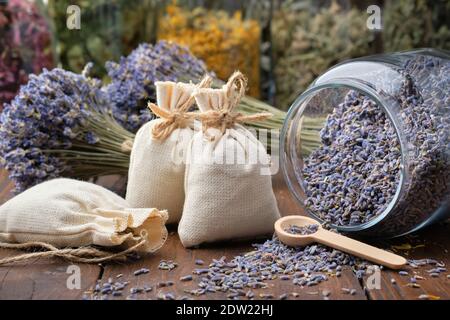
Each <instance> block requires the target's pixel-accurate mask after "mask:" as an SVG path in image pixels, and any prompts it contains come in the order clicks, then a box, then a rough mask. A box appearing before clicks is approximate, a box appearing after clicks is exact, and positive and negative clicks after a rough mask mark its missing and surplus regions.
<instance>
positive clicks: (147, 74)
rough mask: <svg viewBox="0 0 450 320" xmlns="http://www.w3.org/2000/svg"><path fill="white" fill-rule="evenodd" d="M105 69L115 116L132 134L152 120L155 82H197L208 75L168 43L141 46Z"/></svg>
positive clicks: (188, 55)
mask: <svg viewBox="0 0 450 320" xmlns="http://www.w3.org/2000/svg"><path fill="white" fill-rule="evenodd" d="M106 69H107V71H108V75H109V77H110V78H111V83H110V84H109V85H108V86H106V88H105V90H106V92H107V93H108V96H109V98H110V100H111V108H112V113H113V116H114V118H115V119H116V120H117V121H118V122H119V123H120V124H121V125H122V126H123V127H124V128H126V129H127V130H129V131H132V132H136V131H137V130H138V129H139V128H140V127H141V126H142V125H143V124H144V123H146V122H148V121H149V120H151V119H152V114H151V113H150V112H149V111H148V108H147V103H148V101H152V102H154V101H155V98H156V97H155V81H186V82H188V81H190V80H194V81H196V80H198V79H201V78H202V77H203V76H204V75H205V74H206V73H207V70H206V66H205V64H204V63H203V61H202V60H199V59H197V58H196V57H194V56H193V55H192V54H191V53H190V52H189V51H188V50H187V49H186V48H184V47H181V46H178V45H176V44H174V43H169V42H166V41H159V42H157V43H156V44H155V45H151V44H148V43H143V44H140V45H139V46H138V47H137V48H136V49H135V50H133V51H132V52H131V53H130V54H129V55H128V56H126V57H121V58H120V61H119V62H118V63H116V62H113V61H108V62H106Z"/></svg>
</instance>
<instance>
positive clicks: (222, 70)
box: [157, 0, 271, 97]
mask: <svg viewBox="0 0 450 320" xmlns="http://www.w3.org/2000/svg"><path fill="white" fill-rule="evenodd" d="M270 6H271V4H270V1H264V0H262V1H252V0H250V1H240V0H239V1H220V0H219V1H217V0H214V1H211V0H203V1H202V0H198V1H195V0H193V1H183V0H178V1H176V0H170V1H165V2H164V4H163V5H162V8H161V11H162V14H161V16H160V17H159V21H158V33H157V34H158V35H157V38H158V40H170V41H174V42H176V43H179V44H181V45H185V46H187V47H188V48H189V49H190V50H191V51H192V53H193V54H194V55H195V56H196V57H198V58H200V59H202V60H204V61H205V63H206V65H207V67H208V68H209V69H210V70H212V71H214V72H215V73H216V75H217V77H218V78H219V79H222V80H226V79H227V78H228V77H229V76H230V75H231V74H232V73H233V72H234V71H235V70H240V71H242V72H243V73H244V74H245V75H246V76H247V77H248V80H249V94H250V95H251V96H253V97H260V95H261V89H260V85H261V82H262V81H261V43H262V33H263V29H264V26H265V25H267V24H268V19H269V16H270Z"/></svg>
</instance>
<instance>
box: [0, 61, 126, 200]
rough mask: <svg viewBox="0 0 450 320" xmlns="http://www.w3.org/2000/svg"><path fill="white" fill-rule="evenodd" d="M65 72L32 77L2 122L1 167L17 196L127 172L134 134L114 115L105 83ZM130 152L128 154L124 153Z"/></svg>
mask: <svg viewBox="0 0 450 320" xmlns="http://www.w3.org/2000/svg"><path fill="white" fill-rule="evenodd" d="M87 72H88V70H85V72H83V74H81V75H79V74H75V73H72V72H69V71H64V70H62V69H53V70H51V71H48V70H44V71H43V72H42V73H41V74H40V75H39V76H36V75H32V76H30V80H29V82H28V83H27V84H26V85H25V86H22V88H21V89H20V92H19V93H18V95H17V96H16V97H15V98H14V99H13V100H12V101H11V103H10V104H6V106H5V109H4V111H3V113H2V115H1V118H0V161H1V163H2V165H3V166H4V167H5V168H6V169H7V170H8V171H9V173H10V178H11V179H12V180H13V181H14V182H15V185H16V190H15V191H16V192H20V191H23V190H25V189H26V188H28V187H31V186H33V185H35V184H37V183H40V182H42V181H45V180H49V179H52V178H56V177H61V176H68V177H74V178H82V179H87V178H91V177H95V176H101V175H106V174H120V173H126V172H127V171H128V163H129V150H127V148H126V146H127V142H128V141H130V140H132V139H133V138H134V134H132V133H130V132H128V131H127V130H125V129H124V128H123V127H122V126H121V125H120V124H118V123H117V122H116V121H115V120H114V118H113V117H112V116H111V115H110V111H109V105H108V100H107V99H106V95H105V93H104V92H103V91H102V90H101V83H100V81H98V80H96V79H91V78H89V77H88V76H87ZM124 147H125V148H124Z"/></svg>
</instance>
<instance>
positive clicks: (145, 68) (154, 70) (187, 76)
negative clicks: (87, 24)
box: [105, 41, 321, 149]
mask: <svg viewBox="0 0 450 320" xmlns="http://www.w3.org/2000/svg"><path fill="white" fill-rule="evenodd" d="M106 69H107V70H108V74H109V76H110V77H111V80H112V81H111V83H110V84H109V85H108V86H107V87H105V90H106V92H107V93H108V95H109V97H110V99H111V107H112V112H113V115H114V118H115V119H116V120H117V121H118V122H119V123H120V124H121V125H123V126H124V127H125V128H126V129H127V130H129V131H131V132H136V131H137V129H139V128H140V126H141V125H142V124H144V123H146V122H147V121H149V120H150V119H152V114H151V113H150V112H149V111H148V109H147V102H148V101H152V102H154V100H155V85H154V83H155V81H183V82H189V81H194V82H196V81H198V80H199V79H201V77H202V76H203V75H204V74H205V73H208V70H207V68H206V66H205V64H204V63H203V61H202V60H200V59H197V58H196V57H195V56H194V55H192V53H191V52H190V51H189V50H188V49H187V48H186V47H183V46H179V45H177V44H176V43H171V42H167V41H158V42H157V43H156V44H155V45H151V44H147V43H143V44H141V45H140V46H139V47H138V48H136V49H135V50H134V51H133V52H131V53H130V55H128V56H127V57H122V58H121V59H120V61H119V63H116V62H111V61H110V62H107V63H106ZM222 84H223V83H222V81H221V80H219V79H216V80H215V85H217V86H219V85H222ZM238 111H239V112H241V113H243V114H253V113H258V112H270V113H272V114H273V116H272V117H271V118H269V119H267V120H265V121H262V122H253V123H247V126H249V127H252V128H255V129H256V130H259V129H268V130H271V129H275V130H279V129H280V128H281V127H282V125H283V121H284V118H285V116H286V113H285V112H284V111H281V110H278V109H277V108H274V107H272V106H270V105H268V104H266V103H264V102H262V101H260V100H257V99H255V98H252V97H249V96H246V97H244V98H243V99H242V100H241V102H240V104H239V107H238ZM320 121H321V120H320V119H319V120H317V119H312V118H311V119H305V120H304V122H303V129H304V130H302V138H303V140H302V141H304V142H305V143H306V142H308V143H310V145H311V146H316V145H317V144H318V142H319V137H318V130H317V128H318V126H317V125H318V124H319V122H320ZM308 130H310V131H309V133H311V132H316V133H317V134H313V135H311V134H306V132H308ZM303 133H305V134H303ZM275 138H277V137H275ZM276 141H278V139H276ZM277 147H278V146H277V145H276V146H271V148H272V149H276V148H277Z"/></svg>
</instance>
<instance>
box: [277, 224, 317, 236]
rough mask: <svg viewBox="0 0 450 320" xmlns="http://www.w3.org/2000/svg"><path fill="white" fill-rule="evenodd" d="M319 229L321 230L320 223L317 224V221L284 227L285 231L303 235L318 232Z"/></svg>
mask: <svg viewBox="0 0 450 320" xmlns="http://www.w3.org/2000/svg"><path fill="white" fill-rule="evenodd" d="M317 230H319V225H318V224H315V223H312V224H308V225H306V226H297V225H291V226H289V227H287V228H286V229H284V231H286V232H288V233H290V234H297V235H302V236H306V235H308V234H313V233H316V232H317Z"/></svg>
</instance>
